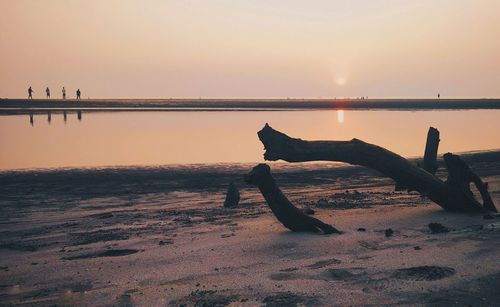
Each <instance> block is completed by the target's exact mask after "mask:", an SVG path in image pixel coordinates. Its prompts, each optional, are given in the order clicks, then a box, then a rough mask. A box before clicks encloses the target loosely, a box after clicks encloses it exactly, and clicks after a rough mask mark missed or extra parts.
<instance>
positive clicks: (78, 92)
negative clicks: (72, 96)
mask: <svg viewBox="0 0 500 307" xmlns="http://www.w3.org/2000/svg"><path fill="white" fill-rule="evenodd" d="M81 94H82V92H80V89H77V90H76V99H80V95H81Z"/></svg>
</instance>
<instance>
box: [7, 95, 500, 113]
mask: <svg viewBox="0 0 500 307" xmlns="http://www.w3.org/2000/svg"><path fill="white" fill-rule="evenodd" d="M47 109H51V110H53V111H64V110H74V109H82V110H85V111H139V110H147V111H172V110H173V111H176V110H177V111H178V110H184V111H189V110H193V111H201V110H204V111H211V110H217V111H221V110H227V111H245V110H294V109H297V110H310V109H344V110H351V109H365V110H367V109H370V110H371V109H394V110H434V109H436V110H437V109H500V99H496V98H495V99H493V98H491V99H486V98H485V99H345V98H342V99H340V98H339V99H82V100H74V99H68V100H60V99H33V100H28V99H0V114H26V113H29V112H35V113H36V112H43V111H44V110H45V111H46V110H47Z"/></svg>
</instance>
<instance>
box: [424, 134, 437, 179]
mask: <svg viewBox="0 0 500 307" xmlns="http://www.w3.org/2000/svg"><path fill="white" fill-rule="evenodd" d="M438 147H439V131H438V130H437V129H436V128H433V127H430V128H429V132H427V142H426V143H425V153H424V165H423V168H424V170H426V171H427V172H429V173H431V174H433V175H434V174H436V171H437V168H438V165H437V152H438Z"/></svg>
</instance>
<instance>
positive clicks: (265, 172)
mask: <svg viewBox="0 0 500 307" xmlns="http://www.w3.org/2000/svg"><path fill="white" fill-rule="evenodd" d="M244 179H245V182H246V183H249V184H255V185H257V186H258V187H259V190H260V192H261V193H262V195H263V196H264V198H265V199H266V202H267V204H268V205H269V207H270V208H271V210H272V211H273V213H274V215H275V216H276V218H277V219H278V220H279V221H280V222H281V223H282V224H283V225H284V226H285V227H286V228H288V229H290V230H291V231H297V232H320V231H322V232H323V233H325V234H330V233H340V231H338V230H337V229H335V227H333V226H330V225H328V224H325V223H323V222H322V221H320V220H318V219H316V218H314V217H311V216H309V215H305V214H304V213H303V212H302V211H301V210H299V209H298V208H296V207H295V206H294V205H292V203H291V202H290V201H289V200H288V199H287V198H286V196H285V195H284V194H283V192H281V190H280V189H279V187H278V186H277V184H276V181H275V180H274V178H273V176H272V175H271V168H270V167H269V166H268V165H267V164H259V165H257V166H256V167H254V168H253V169H252V170H251V171H250V172H249V173H248V174H247V175H245V178H244Z"/></svg>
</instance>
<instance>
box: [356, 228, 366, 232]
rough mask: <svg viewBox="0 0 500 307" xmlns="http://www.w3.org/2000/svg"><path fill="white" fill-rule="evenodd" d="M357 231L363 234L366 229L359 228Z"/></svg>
mask: <svg viewBox="0 0 500 307" xmlns="http://www.w3.org/2000/svg"><path fill="white" fill-rule="evenodd" d="M357 230H358V231H360V232H365V231H366V228H363V227H359V228H358V229H357Z"/></svg>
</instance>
